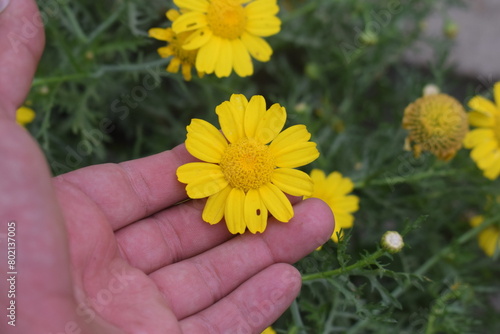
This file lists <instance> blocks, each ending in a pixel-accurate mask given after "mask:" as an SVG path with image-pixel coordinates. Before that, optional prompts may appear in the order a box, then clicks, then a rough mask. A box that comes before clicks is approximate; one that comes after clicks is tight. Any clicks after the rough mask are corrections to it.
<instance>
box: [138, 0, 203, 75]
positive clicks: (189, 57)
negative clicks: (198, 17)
mask: <svg viewBox="0 0 500 334" xmlns="http://www.w3.org/2000/svg"><path fill="white" fill-rule="evenodd" d="M179 16H180V14H179V12H178V11H176V10H174V9H171V10H169V11H168V12H167V18H168V19H169V20H170V21H174V20H175V19H176V18H177V17H179ZM148 33H149V36H150V37H153V38H155V39H157V40H160V41H165V42H167V46H163V47H161V48H159V49H158V54H159V55H160V56H161V57H162V58H168V57H172V59H171V60H170V63H169V64H168V66H167V69H166V70H167V72H170V73H177V72H179V68H181V72H182V76H183V77H184V80H186V81H190V80H191V78H192V76H191V69H192V68H193V67H194V64H195V62H196V54H197V53H198V50H185V49H184V48H183V45H184V44H185V43H186V39H187V38H188V37H189V36H190V35H191V33H190V32H184V33H180V34H176V33H175V32H174V31H173V30H172V28H151V29H149V31H148ZM198 76H199V77H202V76H203V72H199V71H198Z"/></svg>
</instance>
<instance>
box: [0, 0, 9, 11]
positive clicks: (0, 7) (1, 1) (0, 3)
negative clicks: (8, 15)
mask: <svg viewBox="0 0 500 334" xmlns="http://www.w3.org/2000/svg"><path fill="white" fill-rule="evenodd" d="M9 3H10V0H0V13H1V12H3V11H4V10H5V8H7V6H8V5H9Z"/></svg>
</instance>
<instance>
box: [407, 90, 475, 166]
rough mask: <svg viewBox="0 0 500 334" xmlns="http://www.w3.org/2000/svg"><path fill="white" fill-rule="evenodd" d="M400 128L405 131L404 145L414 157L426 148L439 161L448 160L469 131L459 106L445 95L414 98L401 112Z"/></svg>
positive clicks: (465, 118)
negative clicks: (402, 112)
mask: <svg viewBox="0 0 500 334" xmlns="http://www.w3.org/2000/svg"><path fill="white" fill-rule="evenodd" d="M403 128H405V129H406V130H408V137H407V144H408V145H407V146H410V147H411V149H412V150H413V154H414V155H415V157H417V158H418V157H419V156H420V154H421V152H422V151H430V152H431V153H432V154H434V155H435V156H437V157H438V159H441V160H445V161H447V160H450V159H451V158H453V157H454V156H455V154H456V152H457V151H458V150H459V149H460V148H461V147H462V141H463V139H464V137H465V135H466V134H467V131H468V130H469V126H468V123H467V115H466V113H465V110H464V108H463V107H462V105H461V104H460V103H459V102H458V101H457V100H456V99H454V98H453V97H451V96H449V95H446V94H431V95H426V96H423V97H421V98H419V99H417V100H416V101H415V102H413V103H411V104H410V105H408V106H407V107H406V109H405V111H404V116H403Z"/></svg>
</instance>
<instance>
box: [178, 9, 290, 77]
mask: <svg viewBox="0 0 500 334" xmlns="http://www.w3.org/2000/svg"><path fill="white" fill-rule="evenodd" d="M174 3H175V4H176V5H177V6H178V7H179V8H180V11H181V13H182V14H181V16H180V17H179V18H177V19H176V20H175V21H174V23H173V24H172V29H173V30H174V32H175V33H176V34H181V33H184V32H192V35H191V36H189V38H187V40H186V42H185V43H184V45H183V47H184V49H186V50H196V49H199V52H198V56H197V58H196V68H197V69H198V71H200V72H204V73H214V72H215V75H216V76H217V77H219V78H220V77H227V76H229V75H230V74H231V72H232V70H233V69H234V71H235V72H236V74H238V75H239V76H241V77H245V76H248V75H251V74H253V64H252V60H251V56H252V57H253V58H255V59H257V60H258V61H262V62H266V61H268V60H269V59H270V57H271V54H272V53H273V50H272V48H271V47H270V46H269V44H268V43H267V42H266V41H265V40H264V39H263V38H262V37H267V36H271V35H274V34H277V33H278V32H279V31H280V29H281V21H280V19H279V18H278V17H276V14H277V13H278V11H279V6H278V5H277V1H276V0H211V1H208V0H174Z"/></svg>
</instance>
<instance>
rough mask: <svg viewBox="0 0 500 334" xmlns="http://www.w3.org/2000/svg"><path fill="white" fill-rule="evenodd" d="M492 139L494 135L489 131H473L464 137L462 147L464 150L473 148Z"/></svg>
mask: <svg viewBox="0 0 500 334" xmlns="http://www.w3.org/2000/svg"><path fill="white" fill-rule="evenodd" d="M494 138H495V133H494V132H493V131H492V130H491V129H474V130H472V131H470V132H468V133H467V135H466V136H465V139H464V146H465V147H466V148H473V147H474V146H477V145H480V144H482V143H485V142H488V141H491V140H493V139H494Z"/></svg>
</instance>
